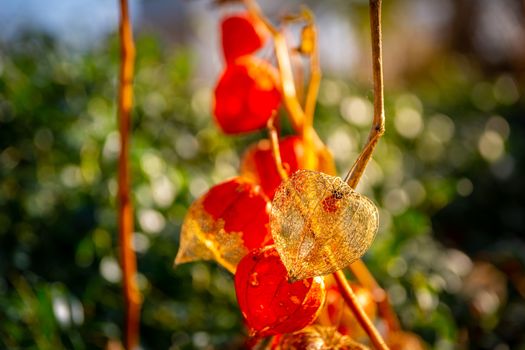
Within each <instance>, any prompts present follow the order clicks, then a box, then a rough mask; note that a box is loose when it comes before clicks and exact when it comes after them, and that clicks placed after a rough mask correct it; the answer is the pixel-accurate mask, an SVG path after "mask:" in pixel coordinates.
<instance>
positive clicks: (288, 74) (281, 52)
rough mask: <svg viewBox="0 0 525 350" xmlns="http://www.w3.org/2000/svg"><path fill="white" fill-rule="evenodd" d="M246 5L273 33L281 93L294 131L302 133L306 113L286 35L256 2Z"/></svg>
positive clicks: (249, 0) (246, 0)
mask: <svg viewBox="0 0 525 350" xmlns="http://www.w3.org/2000/svg"><path fill="white" fill-rule="evenodd" d="M244 4H245V5H246V8H247V9H248V11H249V12H250V13H251V14H252V16H253V17H254V18H257V19H258V20H259V21H260V22H261V23H262V24H264V26H265V27H266V29H267V30H268V31H269V32H270V33H271V35H272V37H273V42H274V48H275V56H276V58H277V65H278V68H279V76H280V78H281V93H282V95H283V102H284V106H285V108H286V110H287V112H288V115H289V116H290V121H291V123H292V126H293V128H294V130H296V131H297V132H299V133H300V132H301V130H302V128H303V123H304V119H305V118H304V111H303V108H302V107H301V104H300V103H299V99H298V98H297V92H296V89H295V82H294V79H293V73H292V64H291V62H290V55H289V53H288V46H287V45H286V40H285V38H284V35H283V34H282V33H281V32H280V31H279V30H278V29H277V28H275V27H274V26H273V25H272V23H271V22H270V21H269V20H268V19H267V18H266V17H265V16H264V15H263V13H262V12H261V9H260V8H259V5H257V3H256V2H255V1H254V0H244Z"/></svg>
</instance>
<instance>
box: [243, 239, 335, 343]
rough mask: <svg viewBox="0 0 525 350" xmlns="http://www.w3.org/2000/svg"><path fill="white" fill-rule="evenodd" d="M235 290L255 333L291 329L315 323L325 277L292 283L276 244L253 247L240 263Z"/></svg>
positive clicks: (258, 335)
mask: <svg viewBox="0 0 525 350" xmlns="http://www.w3.org/2000/svg"><path fill="white" fill-rule="evenodd" d="M235 292H236V294H237V302H238V303H239V308H240V309H241V312H242V315H243V317H244V320H245V323H246V325H247V326H248V328H249V330H250V335H251V336H254V337H265V336H268V335H274V334H281V333H290V332H294V331H297V330H299V329H302V328H304V327H306V326H307V325H309V324H310V323H312V322H313V321H314V320H315V318H316V317H317V314H318V312H319V310H320V309H321V306H322V303H323V300H324V297H325V286H324V281H323V278H322V277H314V278H308V279H305V280H303V281H299V282H295V283H290V282H289V281H288V274H287V272H286V269H285V267H284V265H283V263H282V262H281V259H280V258H279V254H277V252H276V251H275V248H274V247H273V246H268V247H266V248H262V249H258V250H253V251H251V252H250V253H249V254H248V255H246V256H245V257H244V258H243V259H242V260H241V261H240V263H239V265H238V266H237V272H236V273H235Z"/></svg>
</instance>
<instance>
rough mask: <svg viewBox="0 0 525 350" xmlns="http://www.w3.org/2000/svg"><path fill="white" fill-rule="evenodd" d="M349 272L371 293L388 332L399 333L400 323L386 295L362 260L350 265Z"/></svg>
mask: <svg viewBox="0 0 525 350" xmlns="http://www.w3.org/2000/svg"><path fill="white" fill-rule="evenodd" d="M350 270H351V271H352V273H353V274H354V276H355V277H356V278H357V280H358V281H359V283H360V284H361V285H363V286H364V287H365V288H367V289H368V290H370V291H371V292H372V295H373V297H374V301H375V302H376V304H377V307H378V309H379V314H380V315H381V317H382V318H383V319H384V320H385V321H386V323H387V326H388V330H389V331H392V332H397V331H400V330H401V326H400V322H399V319H398V318H397V315H396V313H395V312H394V310H393V308H392V305H391V304H390V300H389V298H388V294H387V293H386V291H385V290H384V289H383V288H381V286H380V285H379V284H378V283H377V281H376V279H375V278H374V276H373V275H372V273H370V270H368V268H367V267H366V265H365V263H364V262H363V260H361V259H359V260H357V261H355V262H354V263H353V264H351V265H350Z"/></svg>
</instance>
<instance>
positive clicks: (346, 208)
mask: <svg viewBox="0 0 525 350" xmlns="http://www.w3.org/2000/svg"><path fill="white" fill-rule="evenodd" d="M378 224H379V215H378V210H377V207H376V206H375V205H374V203H373V202H372V201H371V200H370V199H368V198H367V197H365V196H363V195H361V194H359V193H357V192H355V191H354V190H353V189H352V188H351V187H350V186H348V185H347V184H346V183H345V182H343V180H341V178H339V177H334V176H330V175H326V174H323V173H320V172H316V171H310V170H299V171H297V172H296V173H294V174H293V175H292V176H291V177H290V178H289V179H288V180H286V181H283V183H282V184H281V185H280V186H279V188H278V189H277V192H276V193H275V197H274V199H273V201H272V211H271V215H270V228H271V232H272V237H273V239H274V241H275V246H276V249H277V251H278V252H279V255H280V256H281V259H282V261H283V263H284V265H285V266H286V269H287V270H288V273H289V275H290V278H291V279H292V280H300V279H303V278H308V277H313V276H322V275H327V274H329V273H332V272H335V271H337V270H340V269H342V268H344V267H346V266H348V265H350V264H351V263H352V262H354V261H355V260H357V259H359V258H360V257H361V256H362V255H363V254H364V253H365V252H366V251H367V250H368V248H369V247H370V245H371V244H372V241H373V240H374V237H375V234H376V232H377V228H378Z"/></svg>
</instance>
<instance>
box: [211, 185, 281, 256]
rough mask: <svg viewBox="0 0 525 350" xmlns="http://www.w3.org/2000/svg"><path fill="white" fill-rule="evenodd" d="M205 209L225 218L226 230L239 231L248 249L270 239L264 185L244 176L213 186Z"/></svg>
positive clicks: (215, 217)
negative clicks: (252, 181)
mask: <svg viewBox="0 0 525 350" xmlns="http://www.w3.org/2000/svg"><path fill="white" fill-rule="evenodd" d="M202 206H203V207H204V210H205V211H206V212H207V213H209V214H210V215H211V216H212V217H213V219H215V220H222V221H223V222H224V230H225V231H226V232H239V233H241V235H242V238H243V241H244V246H245V247H246V248H248V250H252V249H255V248H261V247H263V246H264V245H266V244H268V243H270V244H271V243H273V242H271V236H270V234H269V228H268V220H269V219H268V215H269V209H270V206H269V201H268V198H267V197H266V196H265V195H264V194H263V193H262V192H261V188H260V187H259V186H258V185H255V184H253V183H251V182H248V181H246V180H244V179H243V178H241V177H235V178H233V179H232V180H229V181H226V182H223V183H221V184H219V185H216V186H213V187H212V188H211V189H210V190H209V191H208V193H206V195H205V196H204V200H203V202H202Z"/></svg>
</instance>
